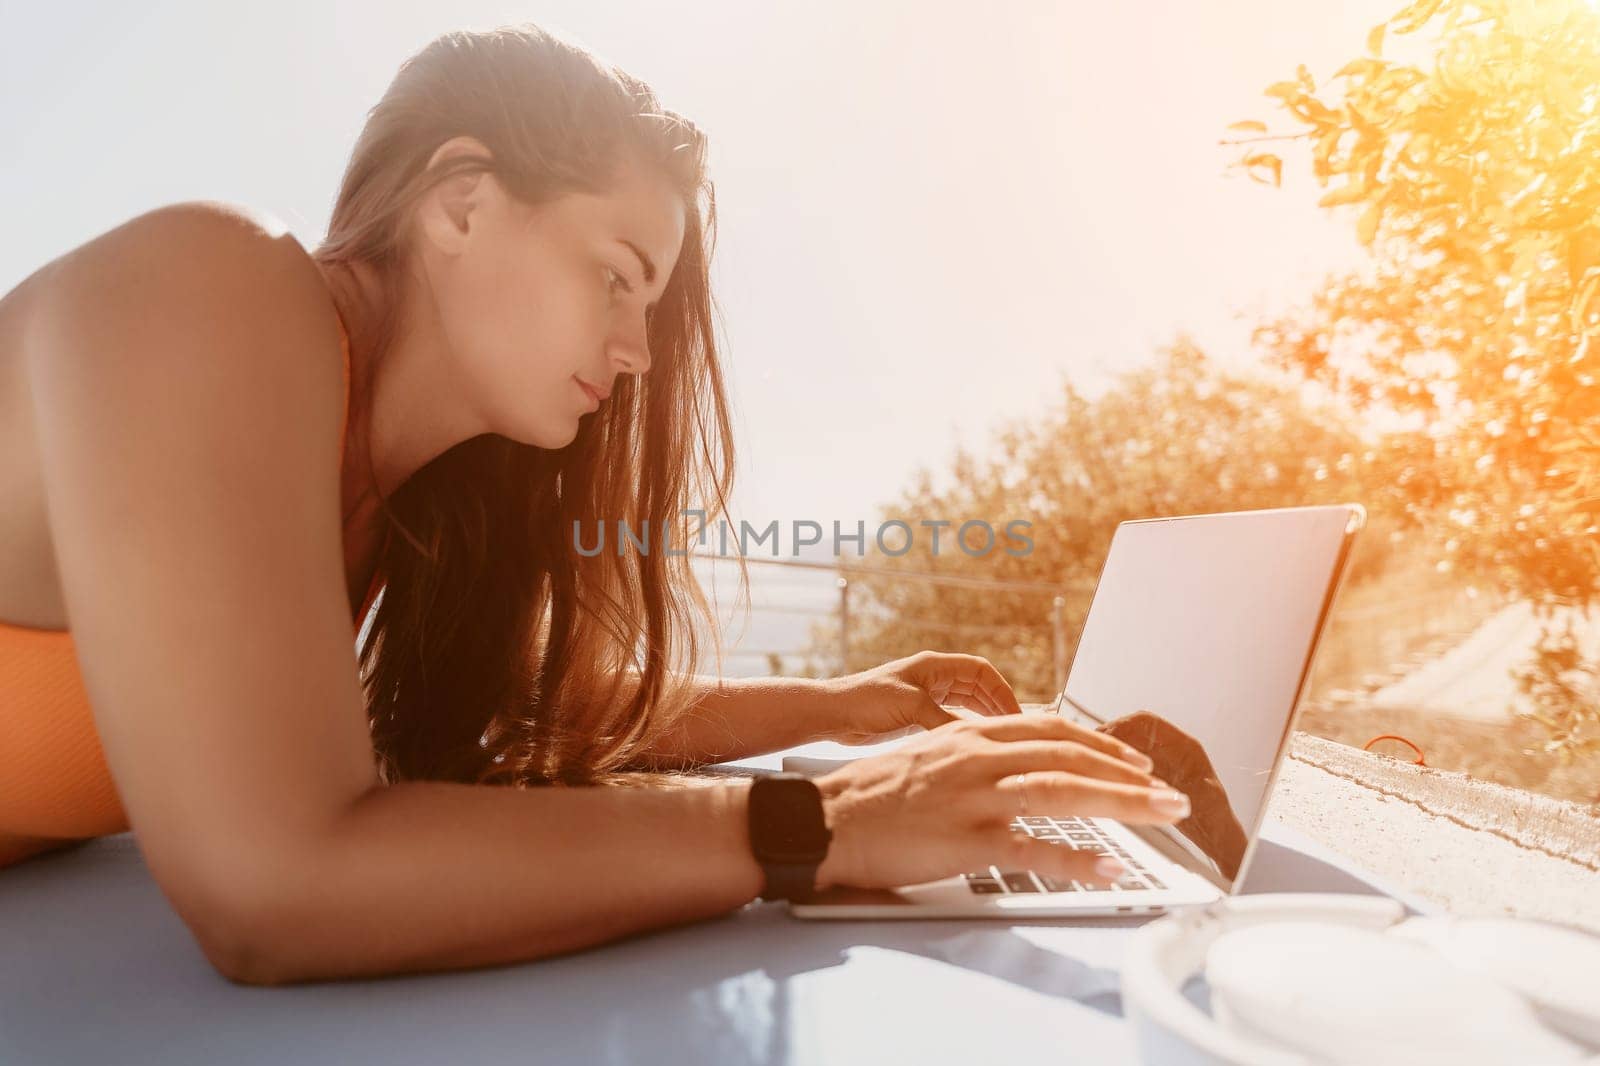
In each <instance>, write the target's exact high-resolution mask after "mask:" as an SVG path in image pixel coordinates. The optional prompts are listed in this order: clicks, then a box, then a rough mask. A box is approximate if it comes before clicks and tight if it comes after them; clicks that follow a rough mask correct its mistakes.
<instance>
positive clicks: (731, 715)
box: [623, 674, 842, 770]
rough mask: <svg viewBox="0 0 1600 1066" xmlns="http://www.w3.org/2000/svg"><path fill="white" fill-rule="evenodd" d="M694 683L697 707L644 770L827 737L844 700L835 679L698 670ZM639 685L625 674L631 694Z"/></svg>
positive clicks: (677, 725)
mask: <svg viewBox="0 0 1600 1066" xmlns="http://www.w3.org/2000/svg"><path fill="white" fill-rule="evenodd" d="M719 680H720V684H719ZM694 681H695V684H696V689H697V691H698V692H699V694H700V695H699V698H698V700H697V701H696V703H695V705H694V706H693V707H692V708H691V709H690V710H689V711H688V712H686V713H685V714H684V715H683V716H682V717H681V718H680V719H679V720H678V721H677V722H675V723H674V724H673V727H672V729H671V731H670V732H668V733H667V735H666V736H665V737H663V738H662V740H661V741H660V742H659V743H657V744H656V745H655V746H654V747H652V748H651V749H650V751H649V752H648V754H647V757H646V759H645V760H643V764H642V765H641V767H640V768H641V769H656V770H668V769H686V768H690V767H694V766H703V765H705V764H706V763H715V762H726V761H729V760H733V759H744V758H749V757H751V756H754V755H765V754H767V753H769V752H774V751H782V750H783V749H784V748H792V747H794V746H795V745H797V744H806V743H809V742H811V741H814V740H826V739H828V731H827V722H829V721H830V720H831V718H830V717H829V711H830V708H832V707H835V706H836V704H837V701H838V700H839V699H841V698H842V697H841V696H839V695H838V694H837V690H836V688H835V686H834V685H833V683H832V682H831V680H830V679H819V678H809V677H735V678H721V679H719V678H716V677H711V676H709V675H701V674H697V675H695V677H694ZM637 685H638V675H636V674H628V675H625V676H624V678H623V691H624V692H625V693H626V694H627V695H628V696H629V697H631V695H632V693H633V691H634V687H635V686H637Z"/></svg>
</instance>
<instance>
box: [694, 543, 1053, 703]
mask: <svg viewBox="0 0 1600 1066" xmlns="http://www.w3.org/2000/svg"><path fill="white" fill-rule="evenodd" d="M691 557H692V558H693V559H695V560H699V561H703V562H708V563H719V562H720V563H726V564H733V563H737V562H739V561H740V557H739V556H729V555H718V554H716V553H713V552H693V553H691ZM742 561H743V562H744V563H745V564H746V565H748V566H761V567H776V568H780V569H783V570H788V571H791V572H807V571H809V572H826V573H832V574H833V575H834V580H833V583H832V588H833V591H834V596H833V599H832V602H831V603H830V604H827V605H822V604H805V605H801V604H793V603H780V604H762V605H757V604H756V602H755V597H754V596H753V595H752V596H751V606H750V609H751V613H752V615H754V614H756V613H757V612H763V613H766V614H774V615H777V614H788V615H804V616H811V617H816V618H831V619H834V620H836V622H837V624H838V635H837V642H836V646H835V649H834V656H833V661H832V663H831V664H829V665H830V667H831V669H832V670H833V676H838V675H840V674H843V673H847V672H849V669H848V667H849V663H850V648H851V644H850V641H851V602H850V599H851V588H852V582H851V579H852V577H858V576H870V577H873V578H886V579H889V580H893V581H912V582H918V583H923V584H930V585H943V586H946V587H955V588H968V589H978V590H983V591H987V592H1020V593H1024V594H1033V595H1041V596H1048V597H1050V609H1049V621H1048V622H1047V623H1040V624H1037V625H1028V624H1019V625H1011V626H1007V625H963V624H960V623H954V622H945V623H940V622H921V623H918V626H919V628H929V629H936V630H938V631H941V632H949V633H967V634H979V633H984V634H992V633H995V632H998V631H1004V630H1021V631H1028V632H1042V631H1044V630H1046V629H1048V630H1049V631H1050V633H1051V662H1052V668H1053V669H1052V673H1053V677H1054V680H1055V692H1059V691H1060V690H1061V689H1063V688H1065V687H1066V683H1067V665H1068V663H1067V655H1068V648H1067V626H1066V607H1067V592H1068V590H1067V589H1066V588H1065V587H1064V586H1061V585H1056V584H1051V583H1049V582H1044V581H1009V580H1001V579H998V578H979V577H967V576H964V575H958V574H934V573H928V572H925V571H916V570H901V569H897V568H893V567H887V566H873V565H871V564H855V563H852V564H850V565H848V566H846V565H842V564H839V563H827V562H815V561H811V560H806V559H768V558H761V557H755V556H748V555H746V556H743V557H742ZM751 587H752V590H753V589H754V588H755V582H754V581H752V582H751ZM821 588H822V586H819V591H820V590H821ZM810 650H813V649H812V647H811V646H810V644H809V641H808V644H807V646H806V647H800V648H766V647H756V648H748V647H743V646H741V647H738V648H725V649H724V652H723V654H724V655H725V656H727V657H729V658H761V659H764V660H766V661H768V662H769V663H770V662H772V661H773V660H774V657H776V658H777V659H779V660H781V659H782V658H785V657H790V656H797V655H801V654H805V653H806V652H808V651H810ZM1046 698H1048V699H1052V700H1053V699H1054V698H1055V696H1054V693H1050V694H1048V696H1047V697H1046Z"/></svg>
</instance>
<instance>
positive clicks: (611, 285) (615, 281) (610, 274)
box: [606, 267, 633, 296]
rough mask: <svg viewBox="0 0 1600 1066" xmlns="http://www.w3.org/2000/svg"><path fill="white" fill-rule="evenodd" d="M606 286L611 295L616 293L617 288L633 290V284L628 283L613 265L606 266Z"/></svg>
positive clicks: (627, 290)
mask: <svg viewBox="0 0 1600 1066" xmlns="http://www.w3.org/2000/svg"><path fill="white" fill-rule="evenodd" d="M606 287H607V289H609V290H610V292H611V294H612V295H613V296H615V295H616V293H617V290H618V289H621V290H622V291H623V292H632V291H633V286H632V285H630V284H628V279H627V278H625V277H623V276H622V275H621V274H619V273H618V272H617V271H616V269H615V268H613V267H606Z"/></svg>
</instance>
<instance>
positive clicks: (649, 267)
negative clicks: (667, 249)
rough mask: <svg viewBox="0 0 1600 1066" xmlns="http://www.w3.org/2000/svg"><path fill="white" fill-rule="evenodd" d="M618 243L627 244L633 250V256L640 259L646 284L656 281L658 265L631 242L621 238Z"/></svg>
mask: <svg viewBox="0 0 1600 1066" xmlns="http://www.w3.org/2000/svg"><path fill="white" fill-rule="evenodd" d="M617 243H619V244H626V245H627V246H628V247H629V248H631V249H632V250H633V254H634V255H636V256H638V257H639V265H640V266H641V267H643V268H644V283H645V284H646V285H649V284H652V283H653V282H654V281H655V280H656V265H655V264H654V263H652V262H651V261H650V257H649V256H648V255H645V254H644V253H643V252H641V251H640V250H639V246H638V245H636V244H634V243H633V242H632V241H630V240H627V239H625V238H620V237H619V238H618V239H617Z"/></svg>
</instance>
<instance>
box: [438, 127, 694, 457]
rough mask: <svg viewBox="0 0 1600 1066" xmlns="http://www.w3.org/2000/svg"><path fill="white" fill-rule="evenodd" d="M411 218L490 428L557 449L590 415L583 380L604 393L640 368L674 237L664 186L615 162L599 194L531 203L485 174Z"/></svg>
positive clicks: (677, 220) (471, 398) (453, 187)
mask: <svg viewBox="0 0 1600 1066" xmlns="http://www.w3.org/2000/svg"><path fill="white" fill-rule="evenodd" d="M458 141H460V142H465V144H466V145H468V146H471V145H474V144H476V142H472V141H471V140H470V139H468V138H460V139H458ZM454 143H457V142H452V144H454ZM449 148H450V145H445V146H442V147H441V149H440V152H441V153H442V152H445V151H446V150H447V149H449ZM477 154H482V155H488V154H489V153H488V152H487V151H486V150H482V149H481V146H479V148H478V152H477ZM435 158H436V159H437V158H439V155H438V154H437V153H436V155H435ZM419 222H420V225H421V229H422V238H423V240H422V244H423V249H422V251H423V264H424V268H425V270H426V271H427V277H428V283H429V289H430V290H431V293H432V297H433V300H434V303H435V313H436V315H437V318H438V325H439V328H440V330H441V331H442V333H443V334H444V336H443V338H442V339H443V341H444V347H445V349H446V355H447V358H452V359H454V360H455V361H456V364H457V365H456V366H454V367H452V368H451V371H452V376H453V378H454V379H455V380H459V381H461V382H462V383H463V389H464V391H465V392H466V397H465V398H466V401H467V403H469V404H470V405H471V406H472V407H473V408H474V413H475V414H476V415H477V416H478V417H479V418H481V420H482V422H483V423H484V424H486V425H487V426H488V430H489V432H493V433H498V434H500V435H501V436H504V437H508V438H510V439H512V440H516V441H520V442H522V443H524V444H531V445H536V446H538V447H543V448H561V447H564V446H566V445H567V444H569V443H571V441H572V439H573V437H574V436H575V435H576V434H577V432H578V420H579V419H581V418H582V417H583V416H584V415H586V414H589V413H590V412H591V411H593V410H595V409H596V402H595V398H594V397H593V396H591V395H590V394H589V392H588V391H586V390H585V388H584V387H583V385H582V384H580V382H582V383H586V384H588V385H590V386H593V388H594V389H595V390H596V391H597V392H598V393H599V394H600V395H601V396H602V397H603V396H604V395H605V394H607V393H609V392H610V391H611V389H612V387H613V384H614V382H615V381H616V379H617V378H618V376H619V375H622V374H643V373H644V372H645V371H647V370H649V369H650V352H649V348H648V346H647V344H646V340H645V338H646V330H645V325H646V321H647V316H648V315H649V314H650V312H651V311H652V309H653V307H654V304H655V302H656V301H657V300H658V299H659V297H660V295H661V292H662V290H663V289H665V288H666V285H667V280H668V279H669V278H670V277H671V276H672V271H673V269H674V267H675V266H676V265H677V260H678V252H679V249H680V247H681V246H682V243H683V233H684V207H683V204H682V202H681V201H680V200H679V199H678V197H677V196H676V195H674V193H673V192H672V190H671V188H670V187H669V186H668V185H667V183H666V182H665V180H664V179H662V178H660V177H658V176H657V175H655V174H653V173H649V172H646V171H640V170H638V169H637V168H633V167H624V168H623V169H622V170H621V171H620V173H619V174H618V175H617V177H616V179H615V180H614V181H613V182H612V183H611V186H610V188H609V189H608V191H607V192H605V193H604V194H602V195H591V194H587V193H573V194H568V195H565V196H562V197H560V198H559V199H556V200H554V201H551V202H548V203H543V204H538V205H534V206H528V205H525V204H523V203H521V202H519V201H517V200H515V199H514V198H512V197H511V196H510V195H508V194H507V193H506V191H505V189H504V187H503V186H502V185H501V184H500V182H499V181H498V179H497V178H496V177H495V176H494V174H492V173H485V172H479V173H475V174H467V175H461V176H458V177H456V178H452V179H450V180H449V181H447V182H445V183H444V184H443V185H440V186H437V187H436V188H435V189H434V190H433V191H432V192H431V193H430V194H429V196H428V198H427V200H426V201H425V203H424V205H423V209H422V212H421V215H420V217H419ZM601 402H602V403H603V402H605V401H603V400H602V401H601Z"/></svg>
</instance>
